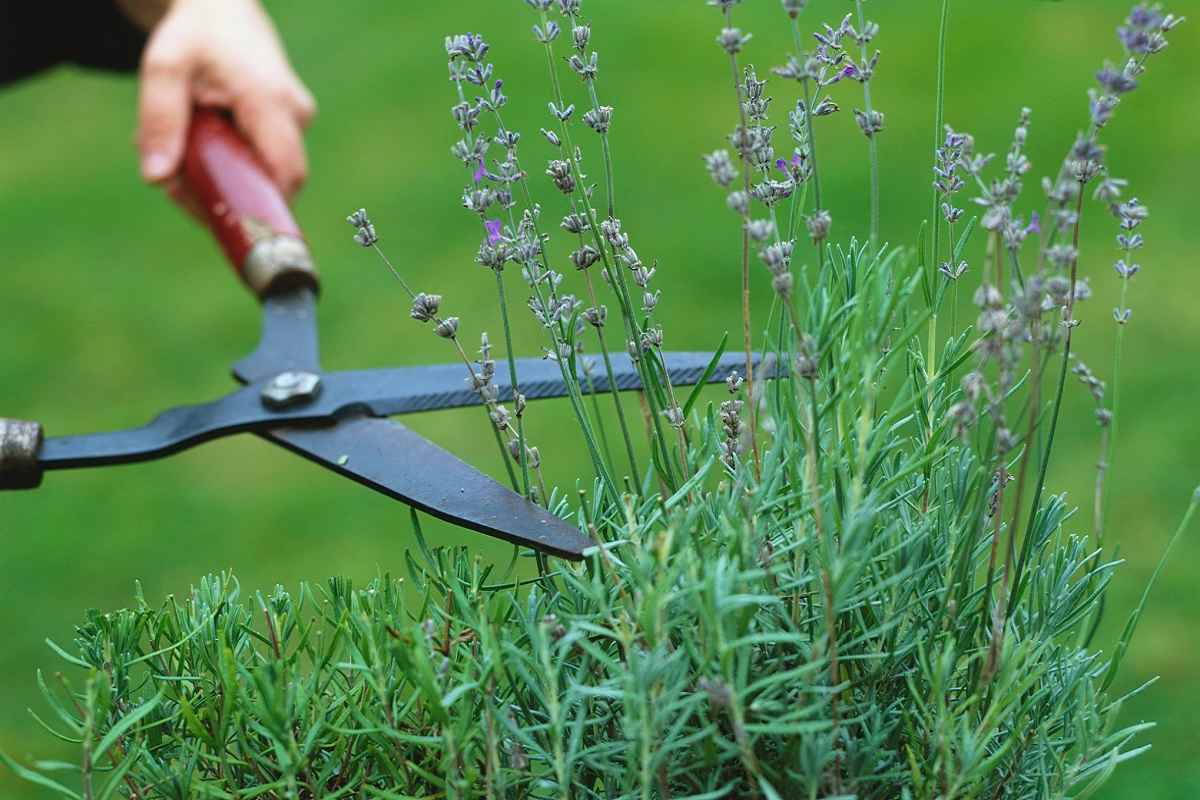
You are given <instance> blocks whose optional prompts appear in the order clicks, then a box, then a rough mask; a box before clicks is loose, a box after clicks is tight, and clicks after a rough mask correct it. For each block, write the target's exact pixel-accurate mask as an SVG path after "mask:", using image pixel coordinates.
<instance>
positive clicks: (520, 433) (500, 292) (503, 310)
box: [493, 269, 548, 503]
mask: <svg viewBox="0 0 1200 800" xmlns="http://www.w3.org/2000/svg"><path fill="white" fill-rule="evenodd" d="M493 271H494V272H495V273H496V296H497V297H498V298H499V299H500V320H501V323H502V324H503V326H504V348H505V352H506V353H507V355H508V359H507V360H508V379H509V381H510V382H511V386H512V393H513V404H514V407H515V408H516V409H517V452H518V453H520V454H521V456H520V462H521V485H522V487H524V489H525V497H527V498H529V499H531V500H532V499H533V498H532V497H531V496H530V493H529V451H527V450H526V449H525V415H524V414H523V413H521V409H520V407H519V406H517V403H518V400H517V397H518V395H519V394H520V391H521V387H520V384H519V383H517V359H516V354H515V353H514V352H513V346H512V328H511V326H510V325H509V322H508V299H507V298H506V297H505V296H504V277H503V275H502V273H501V271H500V270H498V269H497V270H493ZM542 502H543V503H546V502H548V498H546V497H543V498H542Z"/></svg>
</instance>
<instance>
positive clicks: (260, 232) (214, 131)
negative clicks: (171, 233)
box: [183, 108, 317, 298]
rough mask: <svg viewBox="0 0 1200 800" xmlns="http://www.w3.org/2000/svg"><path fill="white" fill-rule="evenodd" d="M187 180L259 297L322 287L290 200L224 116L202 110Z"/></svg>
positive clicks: (192, 134) (187, 157) (186, 161)
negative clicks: (293, 214)
mask: <svg viewBox="0 0 1200 800" xmlns="http://www.w3.org/2000/svg"><path fill="white" fill-rule="evenodd" d="M183 176H184V179H185V181H186V182H187V185H188V188H189V189H190V190H191V192H192V194H193V195H194V196H195V197H196V199H197V200H198V201H199V202H200V205H201V207H202V208H203V209H204V215H205V218H206V220H207V221H208V227H209V228H210V229H211V230H212V232H213V235H214V236H215V237H216V238H217V241H218V242H219V243H220V244H221V248H222V249H223V250H224V251H225V256H226V257H227V258H228V259H229V263H230V264H232V265H233V268H234V270H235V271H236V272H237V274H238V275H239V276H240V277H241V278H242V280H243V281H245V283H246V284H247V285H248V286H249V287H250V288H251V290H253V291H254V293H255V294H257V295H258V296H259V297H260V298H261V297H265V296H267V295H268V294H271V293H272V292H275V291H279V290H282V289H290V288H293V287H295V286H298V285H300V286H304V285H307V286H309V287H310V288H312V289H314V290H315V289H316V288H317V274H316V270H315V269H314V268H313V264H312V258H311V257H310V256H309V253H308V247H307V245H305V243H304V237H303V235H302V234H301V233H300V226H298V225H297V224H296V220H295V218H293V217H292V212H291V210H290V209H288V205H287V201H286V200H285V199H284V198H283V195H282V194H281V193H280V191H279V188H278V187H277V186H276V185H275V183H274V181H272V180H271V178H270V176H269V175H267V171H266V169H264V168H263V166H262V163H261V162H260V161H259V160H258V156H256V155H255V153H254V150H253V149H252V148H251V147H250V145H249V143H247V142H246V140H245V139H244V138H242V136H241V134H240V133H238V131H237V129H236V128H234V127H233V124H232V123H231V122H230V121H229V120H228V119H227V118H226V117H225V116H224V115H222V114H221V113H220V112H218V111H215V110H213V109H208V108H198V109H196V111H195V113H194V115H193V117H192V126H191V130H190V131H189V133H188V142H187V150H186V151H185V152H184V156H183Z"/></svg>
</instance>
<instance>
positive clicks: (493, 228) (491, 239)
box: [483, 219, 502, 245]
mask: <svg viewBox="0 0 1200 800" xmlns="http://www.w3.org/2000/svg"><path fill="white" fill-rule="evenodd" d="M501 225H502V223H501V222H500V220H498V219H488V220H484V221H483V227H484V228H486V229H487V240H488V244H491V245H495V244H499V243H500V239H501V238H502V237H501V235H500V230H501Z"/></svg>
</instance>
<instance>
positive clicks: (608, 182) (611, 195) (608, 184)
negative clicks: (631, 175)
mask: <svg viewBox="0 0 1200 800" xmlns="http://www.w3.org/2000/svg"><path fill="white" fill-rule="evenodd" d="M587 86H588V94H589V96H590V97H591V100H592V108H593V109H598V108H600V97H599V96H598V95H597V94H596V83H595V81H588V85H587ZM600 152H601V153H602V154H603V156H604V183H605V190H606V192H607V194H608V197H607V200H608V216H609V217H616V215H617V198H616V181H615V179H614V177H613V159H612V148H611V145H610V144H609V142H608V133H607V132H604V133H601V134H600Z"/></svg>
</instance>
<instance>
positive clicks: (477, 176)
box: [471, 158, 487, 183]
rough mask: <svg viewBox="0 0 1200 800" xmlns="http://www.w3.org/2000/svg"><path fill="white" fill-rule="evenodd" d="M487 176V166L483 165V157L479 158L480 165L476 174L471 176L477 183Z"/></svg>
mask: <svg viewBox="0 0 1200 800" xmlns="http://www.w3.org/2000/svg"><path fill="white" fill-rule="evenodd" d="M486 177H487V167H485V166H484V165H483V159H482V158H481V159H479V166H478V167H477V168H476V169H475V174H473V175H472V176H471V178H472V180H474V181H475V182H476V183H479V182H481V181H482V180H483V179H484V178H486Z"/></svg>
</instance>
